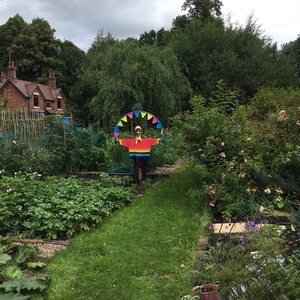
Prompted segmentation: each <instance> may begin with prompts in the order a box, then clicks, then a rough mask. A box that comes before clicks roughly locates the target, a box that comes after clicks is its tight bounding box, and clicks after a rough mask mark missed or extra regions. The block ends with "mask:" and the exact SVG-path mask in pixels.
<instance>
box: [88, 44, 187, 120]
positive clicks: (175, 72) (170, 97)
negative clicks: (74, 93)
mask: <svg viewBox="0 0 300 300" xmlns="http://www.w3.org/2000/svg"><path fill="white" fill-rule="evenodd" d="M101 63H102V67H101V69H100V73H99V82H98V86H99V91H98V94H97V95H96V96H95V97H94V98H93V99H92V102H91V110H92V112H93V114H94V115H95V117H96V119H97V120H99V121H102V122H103V125H104V126H111V125H113V124H114V122H115V121H116V118H117V117H118V116H120V115H122V114H125V113H127V112H129V111H132V110H146V111H150V112H152V113H154V114H155V115H156V116H158V117H159V119H160V120H161V121H162V122H164V123H165V124H167V123H168V122H169V117H170V116H171V115H172V114H174V113H176V112H177V111H178V110H179V109H181V108H182V106H183V105H184V103H185V101H188V100H189V98H190V95H191V93H190V87H189V83H188V81H187V80H186V78H185V77H184V76H183V75H182V73H181V72H180V69H179V64H178V61H177V58H176V56H175V55H174V53H173V52H172V50H171V49H170V48H168V47H164V48H157V47H153V46H152V47H150V46H144V47H141V48H140V47H138V45H137V44H136V43H133V42H129V41H121V42H118V43H117V44H116V45H114V46H113V47H111V48H110V49H109V50H108V51H107V53H106V55H105V56H103V60H102V62H101Z"/></svg>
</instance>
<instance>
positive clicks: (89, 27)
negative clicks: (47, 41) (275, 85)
mask: <svg viewBox="0 0 300 300" xmlns="http://www.w3.org/2000/svg"><path fill="white" fill-rule="evenodd" d="M183 3H184V0H106V1H104V0H81V1H79V0H27V1H24V0H0V11H1V14H0V25H2V24H4V23H6V22H7V20H8V19H9V18H10V17H13V16H15V15H16V14H17V13H18V14H19V15H21V16H22V17H23V19H24V20H25V21H26V22H27V23H31V21H32V19H34V18H43V19H45V20H46V21H48V23H49V24H50V26H51V27H52V28H53V29H55V30H56V33H55V36H56V37H57V38H59V39H61V40H69V41H71V42H73V43H74V44H75V45H76V46H77V47H79V48H80V49H82V50H84V51H87V50H88V49H89V47H90V46H91V44H92V42H93V41H94V39H95V37H96V35H97V32H98V31H99V30H104V32H105V33H107V32H110V33H111V34H112V35H113V36H114V37H115V38H117V39H126V38H128V37H135V38H139V36H140V34H142V33H144V32H145V31H150V30H151V29H154V30H159V29H161V28H162V27H164V28H165V29H170V27H171V25H172V21H173V19H175V18H176V16H179V15H182V14H185V12H183V11H182V10H181V6H182V4H183ZM222 3H223V7H222V13H223V15H224V16H226V15H228V14H229V13H230V14H231V15H232V18H231V21H232V22H233V23H235V22H236V21H237V22H238V23H239V24H241V25H244V24H245V22H246V20H247V17H248V16H249V15H250V14H251V13H253V14H254V18H255V19H256V20H257V24H258V25H261V29H262V30H264V31H265V34H266V35H268V36H270V37H271V38H272V40H273V41H274V42H277V43H278V45H279V46H280V45H281V44H282V43H287V42H290V41H294V40H296V39H297V37H298V35H299V34H300V14H299V12H300V0H284V1H282V0H222ZM0 43H1V41H0Z"/></svg>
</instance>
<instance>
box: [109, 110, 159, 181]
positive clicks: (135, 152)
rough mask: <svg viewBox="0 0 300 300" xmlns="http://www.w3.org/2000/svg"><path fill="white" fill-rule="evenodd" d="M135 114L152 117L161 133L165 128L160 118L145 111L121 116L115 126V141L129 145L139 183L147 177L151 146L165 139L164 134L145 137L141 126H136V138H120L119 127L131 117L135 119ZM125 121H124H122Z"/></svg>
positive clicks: (136, 178) (134, 177)
mask: <svg viewBox="0 0 300 300" xmlns="http://www.w3.org/2000/svg"><path fill="white" fill-rule="evenodd" d="M134 116H136V117H137V116H142V117H146V119H147V120H148V121H149V120H151V119H152V122H151V123H152V124H154V125H155V127H156V128H158V129H160V130H161V134H162V133H163V129H162V126H161V123H160V122H159V120H158V119H157V118H156V117H154V116H153V115H152V114H150V113H147V112H144V111H136V112H132V113H129V114H127V115H125V117H123V118H121V120H120V121H119V122H118V123H117V125H116V127H115V132H114V137H115V141H118V142H119V144H120V145H121V146H124V147H127V148H128V151H129V158H130V159H133V166H134V172H133V182H134V183H136V184H139V183H140V181H143V180H145V179H146V176H147V166H148V160H149V159H150V152H151V147H153V146H155V145H157V144H158V143H159V142H160V141H164V139H163V135H162V136H161V137H160V138H143V137H142V134H143V129H142V127H141V126H139V125H138V126H135V128H134V130H133V132H134V138H131V139H119V138H118V136H119V133H120V129H119V127H122V126H123V122H127V120H128V118H127V117H129V118H130V119H133V117H134ZM122 121H123V122H122Z"/></svg>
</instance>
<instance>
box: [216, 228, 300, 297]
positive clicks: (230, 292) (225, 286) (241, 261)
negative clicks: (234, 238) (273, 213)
mask: <svg viewBox="0 0 300 300" xmlns="http://www.w3.org/2000/svg"><path fill="white" fill-rule="evenodd" d="M242 242H243V243H241V241H240V242H239V243H238V244H237V245H236V246H235V247H233V248H231V249H230V251H229V254H228V259H227V261H226V262H225V264H223V266H222V267H221V270H220V271H219V272H218V274H217V276H216V278H217V279H218V280H219V281H220V285H219V292H220V294H221V295H222V297H225V298H226V299H227V298H228V297H230V298H231V299H261V300H263V299H273V298H274V299H276V298H277V297H278V296H279V295H281V294H285V295H286V296H287V297H288V299H298V298H299V296H300V289H299V288H298V287H297V284H296V282H295V278H297V277H299V275H300V273H299V268H297V266H296V265H295V264H291V263H289V262H288V256H287V251H286V247H285V245H286V241H285V240H284V239H282V237H280V236H279V234H278V228H276V226H270V225H266V226H264V227H262V228H261V229H260V230H259V231H257V232H255V231H253V232H251V233H250V234H248V235H247V239H246V240H245V239H242Z"/></svg>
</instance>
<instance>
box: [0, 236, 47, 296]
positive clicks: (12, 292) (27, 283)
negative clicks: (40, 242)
mask: <svg viewBox="0 0 300 300" xmlns="http://www.w3.org/2000/svg"><path fill="white" fill-rule="evenodd" d="M37 254H38V249H37V248H35V247H32V246H28V245H16V244H13V243H12V242H11V241H10V240H9V239H7V238H2V237H0V298H1V299H11V300H13V299H14V300H17V299H32V300H34V299H36V300H37V299H40V300H42V299H43V296H45V294H44V292H45V289H46V287H47V283H48V280H49V276H48V275H45V274H40V273H32V272H31V273H29V271H28V269H27V268H28V267H29V268H30V269H32V266H33V265H34V268H41V267H44V266H45V264H43V263H41V262H34V260H35V259H36V256H37Z"/></svg>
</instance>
